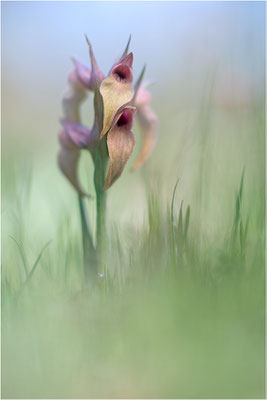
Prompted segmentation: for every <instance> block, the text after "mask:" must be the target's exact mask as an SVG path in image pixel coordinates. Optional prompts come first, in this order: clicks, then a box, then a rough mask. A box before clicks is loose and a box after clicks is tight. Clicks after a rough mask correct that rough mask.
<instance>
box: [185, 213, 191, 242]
mask: <svg viewBox="0 0 267 400" xmlns="http://www.w3.org/2000/svg"><path fill="white" fill-rule="evenodd" d="M189 221H190V206H187V209H186V215H185V224H184V240H186V238H187V233H188V227H189Z"/></svg>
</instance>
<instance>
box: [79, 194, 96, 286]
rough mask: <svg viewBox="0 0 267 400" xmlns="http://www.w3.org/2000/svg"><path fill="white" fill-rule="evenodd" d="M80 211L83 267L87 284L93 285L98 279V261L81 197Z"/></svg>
mask: <svg viewBox="0 0 267 400" xmlns="http://www.w3.org/2000/svg"><path fill="white" fill-rule="evenodd" d="M79 210H80V216H81V226H82V244H83V267H84V275H85V279H86V282H87V283H88V282H89V283H92V282H93V281H94V280H96V277H97V260H96V251H95V248H94V244H93V240H92V237H91V234H90V231H89V228H88V224H87V218H86V210H85V206H84V202H83V199H82V198H81V197H80V196H79Z"/></svg>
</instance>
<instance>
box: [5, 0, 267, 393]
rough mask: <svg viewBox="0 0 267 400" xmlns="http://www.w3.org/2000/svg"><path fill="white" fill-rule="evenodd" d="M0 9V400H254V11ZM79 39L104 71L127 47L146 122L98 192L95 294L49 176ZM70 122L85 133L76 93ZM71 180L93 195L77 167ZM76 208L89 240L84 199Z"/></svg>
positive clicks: (61, 195) (259, 156) (259, 122)
mask: <svg viewBox="0 0 267 400" xmlns="http://www.w3.org/2000/svg"><path fill="white" fill-rule="evenodd" d="M1 7H2V90H3V92H2V200H3V201H2V249H3V266H2V307H3V318H2V321H3V328H2V332H3V335H2V352H3V355H2V371H3V373H2V387H3V389H2V397H3V398H88V397H91V398H112V397H113V398H263V397H264V390H265V376H264V374H265V370H264V363H265V360H264V343H265V337H264V333H265V332H264V327H265V299H264V290H265V288H264V261H265V260H264V254H265V253H264V248H265V201H264V200H265V199H264V189H265V187H264V186H265V181H264V175H265V171H264V161H265V138H264V128H265V114H264V90H265V80H264V79H265V76H264V74H265V72H264V71H265V65H264V63H265V43H264V40H265V39H264V35H265V32H264V28H265V27H264V25H265V4H264V2H242V3H241V2H17V3H16V2H10V3H8V2H2V3H1ZM85 33H86V34H87V36H88V37H89V39H90V41H91V43H92V45H93V48H94V51H95V55H96V57H97V60H98V62H99V65H100V66H101V67H102V69H103V71H104V72H105V73H107V72H108V71H109V69H110V66H111V65H112V64H113V62H114V60H115V59H116V58H117V57H118V56H120V55H121V53H122V51H123V50H124V48H125V46H126V43H127V40H128V37H129V34H131V35H132V41H131V45H130V49H131V51H133V53H134V75H135V78H136V77H137V76H138V75H139V73H140V71H141V69H142V67H143V65H144V63H146V64H147V70H146V76H145V79H146V80H147V81H149V82H151V83H152V84H151V87H150V88H151V92H152V95H153V100H152V107H153V109H154V110H155V112H156V113H157V115H158V118H159V124H160V131H159V139H158V144H157V146H156V148H155V151H154V152H153V154H152V155H151V157H150V159H149V160H148V161H147V163H146V164H145V165H144V167H143V168H142V169H141V170H140V171H137V172H135V173H131V172H130V167H131V165H132V164H133V162H134V158H135V157H136V156H137V152H138V149H139V145H140V140H139V138H140V132H139V127H138V125H136V126H135V127H134V133H135V135H136V138H137V143H136V148H135V151H134V154H133V156H132V158H131V159H130V160H129V162H128V163H127V166H126V169H125V171H124V172H123V174H122V176H121V177H120V179H119V180H118V181H117V182H116V183H115V184H114V185H113V186H112V187H111V189H110V190H109V192H108V219H107V229H108V250H107V252H106V254H105V256H106V259H107V261H106V270H107V271H108V272H109V274H106V278H105V279H106V280H105V282H108V283H107V288H108V289H107V292H105V293H104V289H103V288H104V285H103V282H104V281H99V293H98V296H92V293H91V292H89V291H86V290H84V286H85V285H84V275H83V263H82V249H81V229H80V228H81V227H80V219H79V214H78V207H77V195H76V193H75V192H74V190H73V189H72V187H71V186H70V184H69V183H68V182H67V180H66V179H65V178H64V177H63V175H62V174H61V173H60V171H59V170H58V168H57V163H56V155H57V152H58V148H59V146H58V140H57V134H58V131H59V129H60V125H59V119H60V118H61V117H62V110H61V100H62V95H63V93H64V91H65V89H66V87H67V75H68V73H69V72H70V71H71V68H72V64H71V61H70V56H75V57H77V59H78V60H80V61H81V62H83V63H85V64H88V65H89V56H88V47H87V44H86V42H85V38H84V34H85ZM82 114H83V121H84V123H86V124H88V125H89V126H90V124H91V123H92V119H93V113H92V96H91V97H89V100H88V102H86V103H85V104H84V105H83V107H82ZM79 167H80V171H79V172H80V176H81V180H82V183H83V186H84V188H85V189H86V190H87V191H88V192H89V193H91V194H92V195H93V196H94V189H93V184H92V175H93V165H92V162H91V160H90V155H89V153H87V152H84V154H83V156H82V160H81V162H80V166H79ZM242 171H244V181H243V186H242V185H240V181H241V175H242ZM178 177H179V178H180V180H179V184H178V186H177V192H176V197H175V201H174V218H173V221H171V220H170V203H171V198H172V193H173V188H174V185H175V182H176V180H177V178H178ZM240 186H241V190H240ZM242 188H243V191H242ZM238 191H239V192H238ZM238 193H239V194H238ZM240 193H241V194H240ZM182 201H183V210H184V214H183V215H184V216H185V210H186V207H187V206H188V205H190V210H191V213H190V222H189V225H188V226H189V228H188V231H187V236H186V235H185V234H184V229H185V224H184V225H183V224H181V223H180V222H181V219H180V217H179V218H178V215H179V210H180V206H181V202H182ZM87 211H88V215H89V222H90V226H91V229H92V232H94V228H95V222H94V221H95V199H92V200H90V201H87ZM178 220H179V222H178ZM247 228H248V229H247ZM173 235H176V236H173ZM10 236H12V237H13V238H14V239H15V240H16V241H17V244H18V245H17V244H16V243H15V241H14V239H13V240H12V238H11V237H10ZM49 240H52V242H51V244H50V245H49V247H48V248H47V249H46V250H45V252H44V254H43V255H42V257H41V259H40V262H39V263H38V265H37V268H36V270H35V272H34V274H33V275H32V277H31V281H30V282H29V284H28V286H27V283H26V285H25V281H26V279H27V276H28V275H27V271H26V272H25V269H26V268H25V265H26V266H27V268H28V271H30V268H32V266H33V265H34V263H35V260H36V259H37V257H38V255H39V254H40V251H41V249H42V248H43V247H44V245H45V243H47V242H48V241H49ZM19 246H20V247H19ZM177 248H178V250H177ZM100 272H103V271H102V270H101V271H100ZM110 277H111V278H112V279H111V278H110ZM108 278H109V279H110V280H112V283H110V282H109V281H108ZM101 285H102V286H101Z"/></svg>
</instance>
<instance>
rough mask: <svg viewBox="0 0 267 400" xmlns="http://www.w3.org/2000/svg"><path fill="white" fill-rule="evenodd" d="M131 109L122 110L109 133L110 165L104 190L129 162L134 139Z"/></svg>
mask: <svg viewBox="0 0 267 400" xmlns="http://www.w3.org/2000/svg"><path fill="white" fill-rule="evenodd" d="M134 112H135V111H134V110H133V109H127V110H124V111H123V113H122V114H121V116H120V118H119V119H118V121H117V123H116V125H115V126H114V127H113V128H112V129H111V130H110V131H109V133H108V136H107V145H108V152H109V159H110V165H109V170H108V174H107V177H106V182H105V186H104V189H108V188H109V187H110V186H111V185H112V184H113V183H114V182H115V181H116V179H118V178H119V177H120V175H121V173H122V171H123V169H124V167H125V164H126V162H127V161H128V160H129V158H130V156H131V154H132V152H133V149H134V145H135V137H134V134H133V132H132V131H131V127H132V123H133V116H134Z"/></svg>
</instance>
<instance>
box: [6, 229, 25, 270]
mask: <svg viewBox="0 0 267 400" xmlns="http://www.w3.org/2000/svg"><path fill="white" fill-rule="evenodd" d="M9 237H10V238H11V239H12V240H13V241H14V242H15V243H16V245H17V247H18V249H19V252H20V256H21V259H22V264H23V268H24V271H25V275H26V277H27V276H28V268H27V262H26V258H25V254H24V251H23V249H22V247H21V246H20V245H19V244H18V242H17V241H16V239H15V238H14V237H13V236H11V235H9Z"/></svg>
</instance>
